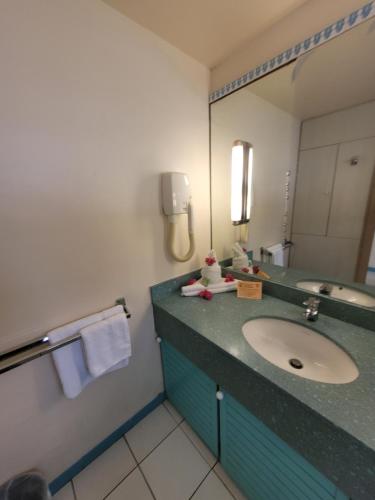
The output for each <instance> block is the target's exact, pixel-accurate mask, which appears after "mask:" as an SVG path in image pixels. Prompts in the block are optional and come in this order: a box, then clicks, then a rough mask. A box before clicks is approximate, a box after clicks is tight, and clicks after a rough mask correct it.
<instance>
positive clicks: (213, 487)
mask: <svg viewBox="0 0 375 500" xmlns="http://www.w3.org/2000/svg"><path fill="white" fill-rule="evenodd" d="M192 500H233V496H232V495H231V494H230V493H229V491H228V490H227V489H226V487H225V486H224V484H223V483H222V482H221V481H220V479H219V478H218V477H217V475H216V474H215V473H214V472H210V473H209V475H208V477H207V478H206V479H205V480H204V481H203V483H202V485H201V486H200V487H199V489H198V491H197V492H196V493H195V494H194V495H193V496H192Z"/></svg>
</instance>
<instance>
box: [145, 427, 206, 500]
mask: <svg viewBox="0 0 375 500" xmlns="http://www.w3.org/2000/svg"><path fill="white" fill-rule="evenodd" d="M140 467H141V469H142V470H143V472H144V474H145V476H146V479H147V482H148V484H149V485H150V486H151V489H152V491H153V492H154V495H155V497H156V499H157V500H187V499H188V498H189V497H190V496H191V495H192V494H193V493H194V491H195V489H196V488H197V487H198V485H199V483H200V482H201V481H202V480H203V479H204V477H205V476H206V474H207V473H208V472H209V470H210V468H209V466H208V464H207V462H206V461H205V460H204V459H203V458H202V457H201V455H200V454H199V453H198V451H197V450H196V448H195V447H194V446H193V444H192V443H191V442H190V441H189V439H188V438H187V437H186V435H185V434H184V433H183V432H182V430H181V429H180V428H177V429H176V430H174V431H173V432H172V434H171V435H170V436H168V437H167V439H165V440H164V441H163V442H162V443H161V444H160V445H159V446H158V447H157V448H156V449H155V450H154V451H153V452H152V453H151V455H149V456H148V457H147V458H146V459H145V460H144V462H142V464H141V465H140Z"/></svg>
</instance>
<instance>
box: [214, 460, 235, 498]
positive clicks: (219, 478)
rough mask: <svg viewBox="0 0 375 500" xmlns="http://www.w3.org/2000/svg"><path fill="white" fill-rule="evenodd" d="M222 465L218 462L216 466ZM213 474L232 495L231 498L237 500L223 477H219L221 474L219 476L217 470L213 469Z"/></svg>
mask: <svg viewBox="0 0 375 500" xmlns="http://www.w3.org/2000/svg"><path fill="white" fill-rule="evenodd" d="M218 463H220V462H219V461H218V462H216V464H215V466H216V465H217V464H218ZM213 473H214V474H215V476H216V477H217V478H218V480H219V481H220V482H221V483H222V484H223V486H224V488H225V489H226V490H227V491H228V493H229V494H230V496H231V497H232V498H233V499H234V500H236V497H235V496H234V494H233V493H232V492H231V490H230V489H229V487H228V486H227V485H226V484H225V482H224V481H223V480H222V479H221V477H220V476H219V474H217V472H216V471H215V469H213Z"/></svg>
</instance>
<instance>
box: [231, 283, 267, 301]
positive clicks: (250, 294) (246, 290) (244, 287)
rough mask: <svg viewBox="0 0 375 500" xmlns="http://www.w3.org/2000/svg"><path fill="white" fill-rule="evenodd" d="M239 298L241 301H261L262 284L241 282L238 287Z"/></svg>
mask: <svg viewBox="0 0 375 500" xmlns="http://www.w3.org/2000/svg"><path fill="white" fill-rule="evenodd" d="M237 297H239V298H240V299H252V300H260V299H261V298H262V282H261V281H239V282H238V285H237Z"/></svg>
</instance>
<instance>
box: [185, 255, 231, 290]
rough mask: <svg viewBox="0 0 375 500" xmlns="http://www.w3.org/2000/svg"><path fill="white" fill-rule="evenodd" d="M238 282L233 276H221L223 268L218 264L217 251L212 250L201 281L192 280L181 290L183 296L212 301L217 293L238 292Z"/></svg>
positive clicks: (207, 258)
mask: <svg viewBox="0 0 375 500" xmlns="http://www.w3.org/2000/svg"><path fill="white" fill-rule="evenodd" d="M237 283H238V281H237V280H236V279H234V278H233V276H232V275H231V274H227V275H226V276H225V277H224V278H223V277H222V276H221V267H220V266H219V264H218V262H217V257H216V252H215V250H211V251H210V253H209V254H208V257H206V259H205V265H204V266H203V268H202V270H201V278H200V279H199V280H195V279H193V278H192V279H190V280H189V281H188V282H187V284H186V285H185V286H183V287H182V288H181V295H183V296H185V297H196V296H199V297H202V299H205V300H211V299H212V297H213V295H214V294H216V293H223V292H231V291H233V290H237Z"/></svg>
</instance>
